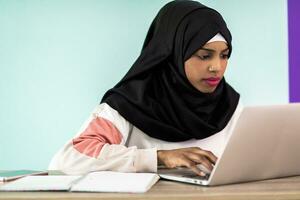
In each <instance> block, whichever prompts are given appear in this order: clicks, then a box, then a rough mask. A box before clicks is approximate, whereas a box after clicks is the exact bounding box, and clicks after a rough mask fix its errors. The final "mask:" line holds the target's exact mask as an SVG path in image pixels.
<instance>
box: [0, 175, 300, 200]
mask: <svg viewBox="0 0 300 200" xmlns="http://www.w3.org/2000/svg"><path fill="white" fill-rule="evenodd" d="M2 199H9V200H15V199H16V200H17V199H18V200H20V199H29V200H38V199H42V200H48V199H51V200H53V199H58V200H72V199H76V200H80V199H110V200H112V199H114V200H115V199H130V200H131V199H133V200H134V199H155V200H161V199H164V200H173V199H175V200H177V199H184V200H194V199H195V200H196V199H197V200H201V199H205V200H221V199H222V200H223V199H226V200H236V199H247V200H252V199H253V200H259V199H262V200H266V199H270V200H271V199H272V200H274V199H276V200H280V199H284V200H291V199H298V200H300V176H297V177H290V178H282V179H273V180H265V181H258V182H251V183H243V184H234V185H225V186H216V187H202V186H197V185H190V184H184V183H178V182H171V181H164V180H160V181H159V182H158V183H156V184H155V185H154V186H153V187H152V188H151V189H150V190H149V191H148V192H147V193H144V194H128V193H70V192H0V200H2Z"/></svg>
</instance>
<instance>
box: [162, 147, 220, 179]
mask: <svg viewBox="0 0 300 200" xmlns="http://www.w3.org/2000/svg"><path fill="white" fill-rule="evenodd" d="M157 160H158V164H159V165H164V166H166V167H167V168H175V167H187V168H190V169H191V170H192V171H193V172H195V173H196V174H197V175H199V176H205V173H204V172H203V171H201V170H200V169H199V168H198V167H197V165H199V164H202V165H203V166H204V167H205V168H207V169H208V170H209V171H212V169H213V165H214V164H215V163H216V161H217V157H216V156H215V155H214V154H213V153H212V152H210V151H206V150H203V149H201V148H199V147H189V148H181V149H173V150H158V151H157Z"/></svg>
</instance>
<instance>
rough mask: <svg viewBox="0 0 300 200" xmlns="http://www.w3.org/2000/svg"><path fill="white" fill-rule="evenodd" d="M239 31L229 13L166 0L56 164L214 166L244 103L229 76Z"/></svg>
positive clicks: (82, 167)
mask: <svg viewBox="0 0 300 200" xmlns="http://www.w3.org/2000/svg"><path fill="white" fill-rule="evenodd" d="M231 50H232V47H231V34H230V32H229V30H228V28H227V26H226V23H225V22H224V20H223V18H222V16H221V15H220V14H219V13H218V12H217V11H215V10H213V9H211V8H208V7H206V6H204V5H202V4H200V3H199V2H194V1H173V2H170V3H168V4H166V5H165V6H164V7H163V8H162V9H161V10H160V11H159V13H158V14H157V16H156V17H155V19H154V20H153V22H152V24H151V26H150V29H149V31H148V33H147V36H146V39H145V42H144V45H143V48H142V52H141V54H140V56H139V57H138V59H137V60H136V62H135V63H134V64H133V66H132V67H131V68H130V70H129V71H128V73H127V74H126V75H125V76H124V78H123V79H122V80H121V81H120V82H119V83H118V84H117V85H116V86H115V87H114V88H112V89H110V90H109V91H107V92H106V94H105V95H104V97H103V99H102V101H101V103H100V105H98V106H97V107H96V108H95V110H94V111H93V112H92V114H91V116H90V118H89V119H88V120H87V121H86V122H85V124H84V125H83V126H82V128H81V130H80V131H79V132H78V134H77V135H76V136H75V137H74V138H73V139H72V140H71V141H69V142H67V144H66V145H65V146H64V147H63V148H62V149H61V150H60V151H59V152H58V153H57V154H56V155H55V156H54V158H53V159H52V162H51V164H50V167H49V168H50V169H56V170H62V171H64V172H66V173H72V174H74V173H85V172H88V171H99V170H111V171H123V172H156V171H157V166H158V165H164V166H165V167H167V168H174V167H180V166H181V167H182V166H183V167H188V168H190V169H191V170H193V171H194V172H195V173H196V174H198V175H200V176H204V175H205V173H204V172H203V171H202V170H201V169H200V168H199V167H198V166H199V164H201V165H202V166H204V168H206V170H207V171H211V170H212V169H213V165H214V164H215V162H216V160H217V157H218V156H220V154H221V153H222V150H223V147H224V144H225V143H226V139H227V136H228V133H229V132H230V129H231V127H232V126H233V124H234V122H235V120H236V118H237V117H238V115H239V113H240V111H241V106H240V104H239V94H238V93H237V92H236V91H235V90H234V89H233V88H232V87H231V86H230V85H229V84H228V83H227V82H226V81H225V79H224V77H223V75H224V72H225V70H226V66H227V61H228V58H229V57H230V54H231Z"/></svg>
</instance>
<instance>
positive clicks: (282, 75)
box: [0, 0, 288, 169]
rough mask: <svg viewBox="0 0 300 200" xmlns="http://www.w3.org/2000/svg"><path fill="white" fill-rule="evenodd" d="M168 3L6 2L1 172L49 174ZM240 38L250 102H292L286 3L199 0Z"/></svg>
mask: <svg viewBox="0 0 300 200" xmlns="http://www.w3.org/2000/svg"><path fill="white" fill-rule="evenodd" d="M167 2H169V1H166V0H165V1H163V0H151V1H149V0H119V1H117V0H113V1H97V0H86V1H82V0H81V1H79V0H44V1H39V0H22V1H19V0H0V102H1V103H0V111H1V112H0V169H20V168H31V169H46V168H47V166H48V163H49V161H50V159H51V157H52V156H53V155H54V153H55V152H56V151H57V150H58V149H59V148H60V147H61V146H62V145H63V144H64V143H65V142H66V141H67V140H68V139H70V138H71V137H72V136H73V135H74V134H76V132H77V130H78V129H79V128H80V126H81V124H82V123H83V122H84V120H85V119H86V118H87V117H88V115H89V113H90V112H91V111H92V109H93V108H94V107H95V106H96V105H97V104H98V103H99V101H100V99H101V97H102V95H103V94H104V92H105V91H106V90H107V89H109V88H111V87H113V86H114V84H116V83H117V81H119V79H121V78H122V77H123V75H124V74H125V73H126V72H127V71H128V69H129V68H130V66H131V65H132V63H133V62H134V61H135V59H136V58H137V56H138V55H139V52H140V49H141V46H142V44H143V40H144V37H145V35H146V33H147V30H148V27H149V25H150V23H151V21H152V19H153V18H154V16H155V15H156V13H157V12H158V10H159V9H160V8H161V7H162V6H163V5H164V4H165V3H167ZM200 2H202V3H204V4H206V5H208V6H211V7H213V8H215V9H217V10H218V11H219V12H220V13H221V14H222V15H223V17H224V18H225V20H226V22H227V24H228V27H229V29H230V30H231V32H232V35H233V55H232V57H231V58H230V61H229V65H228V71H227V72H226V75H225V76H226V78H227V81H228V82H230V83H231V84H232V85H233V87H234V88H236V90H238V91H239V92H240V93H241V97H242V101H243V103H244V105H258V104H282V103H287V102H288V46H287V5H286V4H287V2H286V1H285V0H264V1H259V0H252V1H240V0H226V1H222V0H215V1H209V0H207V1H200Z"/></svg>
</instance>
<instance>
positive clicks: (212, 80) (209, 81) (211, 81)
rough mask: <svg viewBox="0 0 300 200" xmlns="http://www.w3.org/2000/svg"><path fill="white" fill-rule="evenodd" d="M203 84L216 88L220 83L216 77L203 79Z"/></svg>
mask: <svg viewBox="0 0 300 200" xmlns="http://www.w3.org/2000/svg"><path fill="white" fill-rule="evenodd" d="M203 80H204V82H205V83H206V84H207V85H209V86H212V87H214V86H217V85H218V84H219V82H220V80H221V79H220V78H217V77H210V78H206V79H203Z"/></svg>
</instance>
